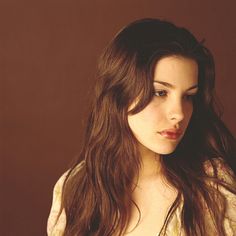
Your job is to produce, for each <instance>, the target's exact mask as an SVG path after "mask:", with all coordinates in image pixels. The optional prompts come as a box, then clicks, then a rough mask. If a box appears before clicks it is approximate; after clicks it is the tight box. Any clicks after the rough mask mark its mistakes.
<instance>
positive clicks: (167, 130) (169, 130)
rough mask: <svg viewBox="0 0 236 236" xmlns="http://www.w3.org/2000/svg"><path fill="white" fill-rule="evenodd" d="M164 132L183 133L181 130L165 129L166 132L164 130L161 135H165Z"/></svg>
mask: <svg viewBox="0 0 236 236" xmlns="http://www.w3.org/2000/svg"><path fill="white" fill-rule="evenodd" d="M163 132H168V133H172V134H182V131H181V130H180V129H165V130H162V131H161V132H160V133H163Z"/></svg>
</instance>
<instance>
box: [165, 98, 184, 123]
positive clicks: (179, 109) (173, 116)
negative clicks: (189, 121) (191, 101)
mask: <svg viewBox="0 0 236 236" xmlns="http://www.w3.org/2000/svg"><path fill="white" fill-rule="evenodd" d="M184 116H185V115H184V105H183V101H181V100H179V99H175V100H174V101H173V100H172V101H171V104H169V111H168V118H169V119H170V120H174V121H175V123H178V122H181V121H182V120H183V119H184Z"/></svg>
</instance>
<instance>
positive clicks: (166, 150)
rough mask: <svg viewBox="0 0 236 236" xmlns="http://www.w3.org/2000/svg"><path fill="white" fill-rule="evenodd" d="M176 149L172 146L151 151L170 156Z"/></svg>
mask: <svg viewBox="0 0 236 236" xmlns="http://www.w3.org/2000/svg"><path fill="white" fill-rule="evenodd" d="M175 149H176V146H174V147H173V146H172V147H163V148H158V149H157V148H155V149H153V150H152V151H153V152H155V153H158V154H162V155H167V154H171V153H172V152H174V151H175Z"/></svg>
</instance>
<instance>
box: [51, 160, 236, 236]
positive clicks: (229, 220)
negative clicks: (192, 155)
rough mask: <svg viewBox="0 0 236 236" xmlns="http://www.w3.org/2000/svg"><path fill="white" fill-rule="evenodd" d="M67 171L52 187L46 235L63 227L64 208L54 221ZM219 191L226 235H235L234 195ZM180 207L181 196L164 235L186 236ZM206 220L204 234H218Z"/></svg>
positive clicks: (227, 177) (227, 178)
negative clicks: (223, 205) (225, 202)
mask: <svg viewBox="0 0 236 236" xmlns="http://www.w3.org/2000/svg"><path fill="white" fill-rule="evenodd" d="M215 161H216V163H217V167H218V173H219V177H220V178H221V179H223V180H224V181H225V182H227V183H231V184H233V185H234V186H236V182H235V179H232V177H231V176H230V175H229V174H227V172H226V171H225V168H226V167H225V165H224V164H223V162H222V161H221V159H220V158H217V159H215ZM205 166H206V170H207V172H208V173H209V174H212V173H213V169H212V167H211V165H210V163H206V164H205ZM79 167H80V165H78V167H77V168H76V170H78V169H79ZM67 173H68V171H67V172H65V173H64V174H63V175H62V176H61V177H60V178H59V180H58V181H57V183H56V184H55V186H54V189H53V200H52V206H51V210H50V213H49V217H48V221H47V234H48V236H62V235H63V232H64V229H65V225H66V215H65V211H64V209H63V211H62V213H61V214H60V216H59V219H58V221H57V222H56V219H57V216H58V213H59V210H60V206H61V195H62V186H63V182H64V180H65V178H66V175H67ZM219 191H221V192H222V193H223V194H224V196H225V197H226V200H227V209H226V216H225V219H224V227H225V231H226V233H227V236H236V195H234V194H232V193H231V192H229V191H228V190H226V189H225V188H223V187H219ZM182 207H183V197H182V200H181V204H180V205H179V206H178V207H177V208H176V210H175V212H174V214H173V215H172V217H171V219H170V221H169V223H168V225H167V229H166V234H165V236H180V235H181V236H187V235H186V234H185V233H184V231H183V229H182V227H181V210H182ZM206 220H208V222H209V228H208V229H209V232H207V233H206V236H218V234H217V232H215V231H214V230H213V227H212V221H211V218H210V217H209V215H208V216H207V214H206ZM127 236H128V234H127ZM145 236H146V235H145ZM147 236H149V235H147ZM150 236H159V233H157V235H150ZM160 236H164V233H163V234H160ZM219 236H220V235H219Z"/></svg>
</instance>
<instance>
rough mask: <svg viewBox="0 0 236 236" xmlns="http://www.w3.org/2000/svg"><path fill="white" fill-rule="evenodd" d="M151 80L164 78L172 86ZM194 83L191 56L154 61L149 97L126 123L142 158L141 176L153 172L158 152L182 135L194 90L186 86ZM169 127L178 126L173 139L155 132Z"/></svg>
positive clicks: (194, 66)
mask: <svg viewBox="0 0 236 236" xmlns="http://www.w3.org/2000/svg"><path fill="white" fill-rule="evenodd" d="M155 81H163V82H167V83H169V84H171V85H173V88H169V87H166V86H165V85H163V84H160V83H157V82H155ZM197 84H198V65H197V63H196V62H195V61H194V60H192V59H189V58H184V57H181V56H168V57H165V58H162V59H161V60H159V61H158V62H157V64H156V66H155V70H154V78H153V86H154V89H155V95H154V96H153V99H152V101H151V102H150V103H149V104H148V105H147V106H146V107H145V108H144V109H143V110H142V111H141V112H139V113H137V114H135V115H129V116H128V123H129V126H130V128H131V130H132V132H133V133H134V135H135V137H136V138H137V139H138V141H139V143H140V147H139V148H140V152H141V156H142V162H143V166H142V169H141V172H140V175H141V177H142V176H143V177H151V176H153V175H156V173H157V171H160V165H158V161H159V158H160V154H170V153H172V152H173V151H174V150H175V148H176V147H177V145H178V143H179V142H180V141H181V139H182V138H183V136H184V133H185V131H186V129H187V127H188V124H189V121H190V119H191V116H192V112H193V104H192V98H193V97H191V96H192V95H194V94H196V92H197V90H198V89H197V88H194V89H191V90H188V89H189V88H191V87H193V86H194V85H197ZM134 105H135V104H132V105H131V107H130V109H131V108H132V107H133V106H134ZM171 128H180V129H181V131H182V135H181V136H180V137H179V138H178V139H177V140H170V139H167V138H165V137H163V136H161V135H160V134H159V133H158V132H160V131H163V130H165V129H171Z"/></svg>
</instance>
